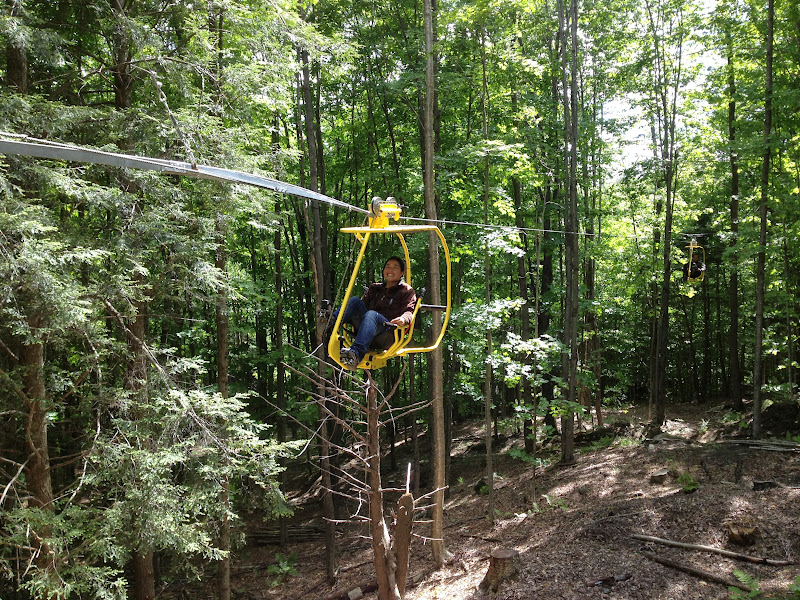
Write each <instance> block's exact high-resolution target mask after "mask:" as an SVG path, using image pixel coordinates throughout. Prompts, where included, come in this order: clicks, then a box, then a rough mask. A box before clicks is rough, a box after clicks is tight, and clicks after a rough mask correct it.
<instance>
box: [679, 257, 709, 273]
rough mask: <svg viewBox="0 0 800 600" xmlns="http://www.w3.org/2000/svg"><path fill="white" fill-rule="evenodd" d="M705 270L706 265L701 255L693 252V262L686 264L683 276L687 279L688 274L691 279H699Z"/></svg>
mask: <svg viewBox="0 0 800 600" xmlns="http://www.w3.org/2000/svg"><path fill="white" fill-rule="evenodd" d="M705 270H706V265H705V263H704V262H703V261H702V260H700V255H699V254H698V253H697V252H692V262H690V263H689V264H688V265H684V270H683V278H684V279H686V278H687V276H688V278H689V279H699V278H700V276H701V275H702V274H703V271H705Z"/></svg>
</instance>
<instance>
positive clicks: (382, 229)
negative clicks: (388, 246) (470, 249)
mask: <svg viewBox="0 0 800 600" xmlns="http://www.w3.org/2000/svg"><path fill="white" fill-rule="evenodd" d="M401 212H402V209H401V208H400V206H399V205H398V204H397V203H396V202H394V199H392V198H387V199H386V200H381V199H380V198H374V199H373V200H372V206H371V216H370V217H369V221H368V225H367V226H365V227H343V228H342V229H341V230H340V231H342V233H352V234H353V235H355V236H356V239H357V240H358V241H359V242H361V250H360V251H359V253H358V258H357V259H356V263H355V266H354V268H353V273H352V274H351V275H350V282H349V284H348V286H347V291H346V292H345V295H344V299H343V300H342V302H341V305H340V306H341V308H340V310H339V314H338V315H337V316H336V323H335V324H334V326H333V332H332V333H331V338H330V341H329V342H328V355H329V356H330V357H331V358H332V359H333V360H334V361H335V362H336V363H337V364H338V365H339V366H341V367H342V368H346V367H345V365H343V364H342V360H341V355H340V352H341V343H344V344H345V346H347V347H349V346H350V345H352V333H351V332H349V331H347V330H346V328H344V327H342V316H343V315H344V307H346V306H347V302H348V301H349V300H350V297H351V295H352V292H353V287H354V286H355V283H356V280H357V278H358V271H359V269H360V268H361V261H362V260H363V258H364V254H365V252H366V249H367V245H368V244H369V239H370V237H371V236H372V235H373V234H376V233H382V234H393V235H396V236H397V238H398V239H399V240H400V244H401V245H402V246H403V253H404V255H405V261H406V272H405V280H406V283H408V284H409V285H412V284H411V281H412V279H411V260H410V257H409V253H408V245H407V244H406V240H405V235H406V234H413V233H423V232H435V233H436V235H437V236H438V238H439V241H440V242H441V244H442V248H443V249H444V257H445V263H446V281H447V286H446V287H447V292H446V303H445V304H444V305H443V308H444V319H443V320H442V329H441V332H440V333H439V337H438V338H437V339H436V340H435V341H434V342H433V344H432V345H430V346H410V345H409V343H410V342H411V337H412V334H413V333H414V325H415V323H416V320H417V313H418V312H419V310H420V307H422V298H417V303H416V305H415V306H414V312H413V315H412V318H411V323H410V324H409V325H408V326H406V327H398V328H396V329H395V330H394V342H393V343H392V345H391V346H390V347H389V348H387V349H386V350H368V351H367V353H366V354H365V355H364V358H363V359H362V360H361V362H360V363H359V365H358V368H359V369H380V368H382V367H385V366H386V362H387V361H388V360H389V359H391V358H394V357H396V356H403V355H404V354H413V353H421V352H432V351H433V350H436V349H437V348H438V347H439V345H440V344H441V343H442V339H443V338H444V334H445V331H446V330H447V324H448V322H449V321H450V291H451V290H450V287H451V286H450V250H449V248H448V247H447V241H446V240H445V238H444V235H443V234H442V232H441V231H440V230H439V228H438V227H436V226H435V225H392V224H390V222H389V219H390V218H391V219H393V220H394V221H397V220H399V219H400V213H401ZM434 285H438V282H434ZM412 287H413V286H412Z"/></svg>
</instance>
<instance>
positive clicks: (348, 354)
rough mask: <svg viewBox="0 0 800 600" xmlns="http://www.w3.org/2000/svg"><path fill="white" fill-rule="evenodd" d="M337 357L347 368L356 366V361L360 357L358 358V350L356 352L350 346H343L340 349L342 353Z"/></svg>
mask: <svg viewBox="0 0 800 600" xmlns="http://www.w3.org/2000/svg"><path fill="white" fill-rule="evenodd" d="M339 359H340V360H341V361H342V364H343V365H344V366H345V367H347V368H348V369H356V368H358V363H360V362H361V358H359V356H358V352H356V351H355V350H353V349H351V348H344V349H343V350H342V353H341V354H340V355H339Z"/></svg>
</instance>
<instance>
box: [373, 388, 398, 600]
mask: <svg viewBox="0 0 800 600" xmlns="http://www.w3.org/2000/svg"><path fill="white" fill-rule="evenodd" d="M368 373H369V372H368ZM367 377H368V379H369V387H368V388H367V437H368V440H369V449H368V452H369V459H368V463H369V467H368V471H367V479H368V484H369V523H370V527H369V529H370V534H371V535H372V552H373V560H374V563H375V575H376V577H377V579H378V598H379V600H399V598H400V592H399V590H398V589H397V583H396V581H395V570H394V569H395V564H396V563H395V558H394V553H393V552H392V548H391V543H390V540H389V530H388V528H387V527H386V519H385V518H384V516H383V490H382V489H381V447H380V411H379V409H378V389H377V387H376V386H375V382H374V381H373V380H372V376H371V375H370V374H368V375H367Z"/></svg>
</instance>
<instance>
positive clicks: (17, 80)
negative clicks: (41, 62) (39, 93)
mask: <svg viewBox="0 0 800 600" xmlns="http://www.w3.org/2000/svg"><path fill="white" fill-rule="evenodd" d="M6 80H7V81H8V84H9V85H10V86H12V87H15V88H17V93H19V94H27V93H28V54H27V52H26V49H25V47H24V46H20V45H17V44H15V43H13V42H10V43H8V44H7V45H6Z"/></svg>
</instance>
